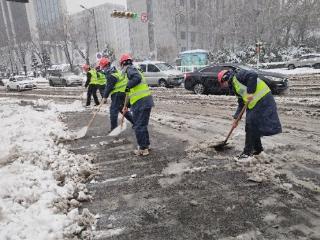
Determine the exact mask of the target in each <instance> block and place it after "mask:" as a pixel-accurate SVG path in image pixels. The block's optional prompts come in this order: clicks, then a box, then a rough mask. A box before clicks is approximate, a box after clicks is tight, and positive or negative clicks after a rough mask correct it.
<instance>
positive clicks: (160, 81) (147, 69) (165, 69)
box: [135, 61, 184, 87]
mask: <svg viewBox="0 0 320 240" xmlns="http://www.w3.org/2000/svg"><path fill="white" fill-rule="evenodd" d="M135 65H136V66H138V67H139V68H140V70H141V71H143V72H144V76H145V78H146V80H147V83H148V85H150V86H160V87H174V86H176V87H177V86H180V85H181V83H182V82H183V80H184V75H183V73H182V72H181V71H178V70H176V69H174V67H172V66H171V65H170V64H168V63H166V62H159V61H146V62H135Z"/></svg>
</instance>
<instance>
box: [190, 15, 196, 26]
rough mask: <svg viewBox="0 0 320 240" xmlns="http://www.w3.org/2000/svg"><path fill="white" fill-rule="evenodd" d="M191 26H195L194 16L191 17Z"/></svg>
mask: <svg viewBox="0 0 320 240" xmlns="http://www.w3.org/2000/svg"><path fill="white" fill-rule="evenodd" d="M191 25H193V26H194V25H196V17H195V16H192V17H191Z"/></svg>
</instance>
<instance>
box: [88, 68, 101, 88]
mask: <svg viewBox="0 0 320 240" xmlns="http://www.w3.org/2000/svg"><path fill="white" fill-rule="evenodd" d="M89 73H90V74H91V78H90V83H89V84H90V85H91V84H99V82H98V74H97V71H96V70H95V69H90V71H89Z"/></svg>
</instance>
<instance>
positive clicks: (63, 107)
mask: <svg viewBox="0 0 320 240" xmlns="http://www.w3.org/2000/svg"><path fill="white" fill-rule="evenodd" d="M32 104H33V105H36V106H39V107H46V108H48V109H50V110H53V111H56V112H59V113H64V112H83V111H85V110H86V109H85V108H84V107H83V105H82V102H81V101H80V100H76V101H74V102H72V103H70V104H58V103H55V102H54V101H53V100H44V99H42V98H40V99H38V100H35V101H32Z"/></svg>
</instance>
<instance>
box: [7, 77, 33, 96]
mask: <svg viewBox="0 0 320 240" xmlns="http://www.w3.org/2000/svg"><path fill="white" fill-rule="evenodd" d="M6 88H7V90H8V91H10V90H17V91H18V92H20V91H23V90H28V89H30V90H32V89H34V88H37V86H36V85H35V84H34V82H33V80H32V79H31V78H29V77H26V76H13V77H10V78H9V81H8V82H7V83H6Z"/></svg>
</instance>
